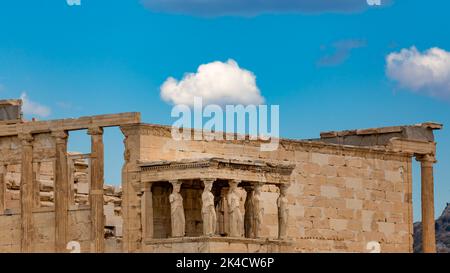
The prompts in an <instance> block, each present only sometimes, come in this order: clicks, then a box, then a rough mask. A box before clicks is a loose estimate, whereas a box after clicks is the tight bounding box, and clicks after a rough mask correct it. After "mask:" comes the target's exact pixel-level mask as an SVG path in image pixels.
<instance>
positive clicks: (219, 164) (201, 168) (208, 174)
mask: <svg viewBox="0 0 450 273" xmlns="http://www.w3.org/2000/svg"><path fill="white" fill-rule="evenodd" d="M139 167H140V169H141V179H142V182H155V181H170V180H173V179H188V178H191V179H227V180H235V179H238V178H239V179H241V177H242V180H243V181H252V182H262V183H275V184H278V183H288V182H289V181H290V176H291V174H292V171H293V169H294V168H295V165H293V164H289V165H287V164H273V163H269V162H265V161H239V160H230V159H223V158H208V159H200V160H183V161H158V162H142V163H140V164H139Z"/></svg>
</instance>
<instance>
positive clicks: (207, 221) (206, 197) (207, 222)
mask: <svg viewBox="0 0 450 273" xmlns="http://www.w3.org/2000/svg"><path fill="white" fill-rule="evenodd" d="M204 184H205V188H204V190H203V193H202V216H203V235H205V236H212V235H214V234H215V233H216V224H217V215H216V209H215V207H214V195H213V194H212V193H211V189H212V185H213V182H212V181H204Z"/></svg>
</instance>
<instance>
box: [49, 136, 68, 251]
mask: <svg viewBox="0 0 450 273" xmlns="http://www.w3.org/2000/svg"><path fill="white" fill-rule="evenodd" d="M52 135H53V137H54V139H55V144H56V154H55V157H56V158H55V165H54V175H55V247H56V252H67V250H66V245H67V243H68V238H67V237H68V228H69V200H68V198H69V194H68V193H69V179H68V178H69V177H68V172H67V138H68V134H67V132H65V131H55V132H52Z"/></svg>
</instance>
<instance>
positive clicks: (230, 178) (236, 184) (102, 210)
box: [0, 100, 442, 252]
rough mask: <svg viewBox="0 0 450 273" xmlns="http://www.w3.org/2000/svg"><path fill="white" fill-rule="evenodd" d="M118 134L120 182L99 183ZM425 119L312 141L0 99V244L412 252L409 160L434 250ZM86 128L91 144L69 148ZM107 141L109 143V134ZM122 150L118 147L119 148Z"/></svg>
mask: <svg viewBox="0 0 450 273" xmlns="http://www.w3.org/2000/svg"><path fill="white" fill-rule="evenodd" d="M114 126H116V127H120V129H121V131H122V133H123V135H124V142H123V145H124V151H125V152H124V156H123V161H124V165H123V168H122V170H121V171H122V182H121V183H122V184H121V187H118V186H117V187H112V186H106V185H104V178H103V176H104V144H103V128H105V127H114ZM441 128H442V125H440V124H437V123H422V124H417V125H411V126H397V127H384V128H374V129H364V130H350V131H340V132H325V133H321V134H320V138H318V139H311V140H290V139H280V140H279V148H278V149H277V150H276V151H272V152H266V151H261V149H260V145H261V143H262V142H263V141H260V140H249V139H244V140H222V141H218V140H213V141H207V140H183V141H177V140H174V139H173V138H172V137H171V127H170V126H160V125H151V124H144V123H141V119H140V114H139V113H122V114H111V115H101V116H89V117H81V118H76V119H62V120H50V121H36V120H33V121H24V120H23V118H22V113H21V101H20V100H6V101H0V153H1V156H0V252H69V248H68V245H70V243H71V242H72V243H73V242H76V243H77V244H79V246H80V251H81V252H368V249H367V245H368V243H369V242H377V243H378V244H379V245H380V250H381V252H412V250H413V249H412V246H413V236H412V232H413V216H412V161H413V160H417V161H419V162H420V164H421V181H420V183H421V186H422V191H421V194H422V199H421V207H422V219H423V223H424V225H423V246H424V251H425V252H434V251H435V248H436V246H435V240H434V237H435V234H434V202H433V200H434V197H433V164H434V163H435V162H436V160H435V153H436V143H435V141H434V136H433V130H438V129H441ZM75 130H87V133H88V135H89V136H90V138H91V152H90V153H88V154H80V153H69V152H68V150H67V146H68V135H69V132H70V131H75ZM117 145H122V143H118V144H117ZM121 160H122V159H121Z"/></svg>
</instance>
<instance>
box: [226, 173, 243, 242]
mask: <svg viewBox="0 0 450 273" xmlns="http://www.w3.org/2000/svg"><path fill="white" fill-rule="evenodd" d="M229 185H230V189H229V191H228V195H227V202H228V213H229V217H228V218H229V226H230V230H229V236H231V237H242V235H243V233H244V219H243V217H242V213H241V208H240V199H241V197H240V195H239V193H238V191H237V185H238V182H237V181H230V182H229Z"/></svg>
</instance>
